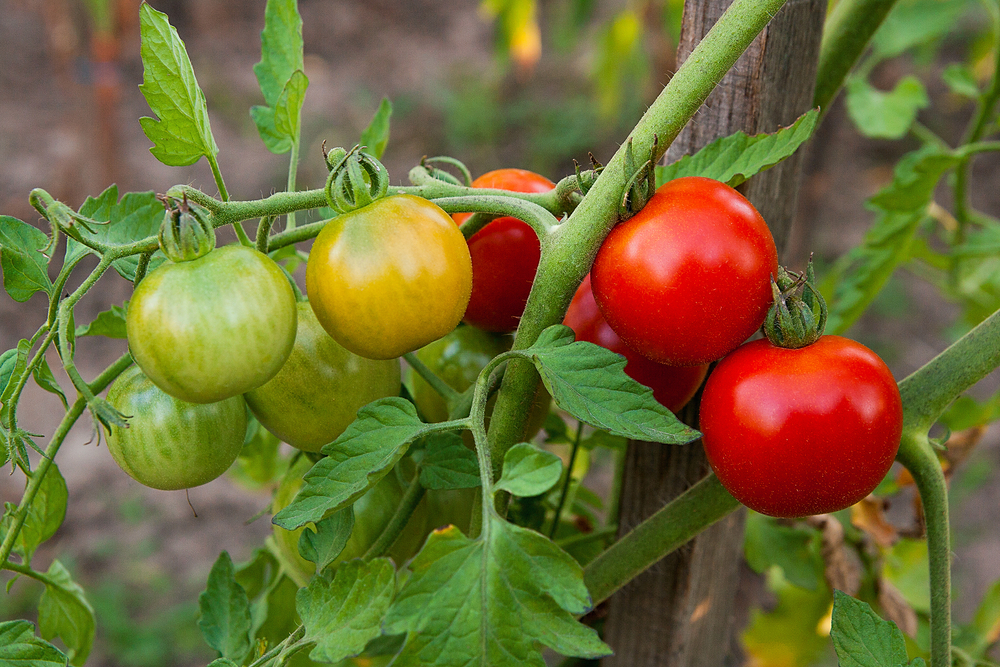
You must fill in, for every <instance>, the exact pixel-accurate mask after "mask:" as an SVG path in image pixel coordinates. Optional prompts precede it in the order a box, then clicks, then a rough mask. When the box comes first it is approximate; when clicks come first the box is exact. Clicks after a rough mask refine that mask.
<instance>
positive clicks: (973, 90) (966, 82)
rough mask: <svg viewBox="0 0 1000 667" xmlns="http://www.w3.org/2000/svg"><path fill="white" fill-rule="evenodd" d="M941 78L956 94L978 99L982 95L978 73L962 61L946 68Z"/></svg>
mask: <svg viewBox="0 0 1000 667" xmlns="http://www.w3.org/2000/svg"><path fill="white" fill-rule="evenodd" d="M941 79H942V80H943V81H944V83H945V85H946V86H948V89H949V90H950V91H951V92H953V93H955V94H956V95H962V96H963V97H968V98H969V99H971V100H977V99H979V96H980V94H981V93H980V90H979V84H978V83H976V75H975V74H973V72H972V70H971V69H969V68H968V67H967V66H966V65H964V64H962V63H952V64H950V65H948V66H947V67H945V68H944V71H943V72H942V73H941Z"/></svg>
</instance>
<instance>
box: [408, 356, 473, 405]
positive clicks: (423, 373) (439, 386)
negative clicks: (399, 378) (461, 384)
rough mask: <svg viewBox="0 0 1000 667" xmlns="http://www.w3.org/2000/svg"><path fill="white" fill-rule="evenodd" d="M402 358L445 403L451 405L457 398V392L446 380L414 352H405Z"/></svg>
mask: <svg viewBox="0 0 1000 667" xmlns="http://www.w3.org/2000/svg"><path fill="white" fill-rule="evenodd" d="M403 359H405V360H406V363H408V364H409V365H410V368H412V369H413V370H414V371H416V373H417V375H419V376H420V377H421V378H423V380H424V382H426V383H427V384H429V385H430V386H431V389H433V390H434V391H436V392H437V393H438V394H439V395H440V396H441V398H443V399H444V401H445V403H446V404H448V405H451V404H452V403H453V402H454V401H455V400H457V399H458V397H459V395H460V394H459V392H457V391H455V389H454V388H453V387H451V386H450V385H449V384H448V383H447V382H445V381H444V380H442V379H441V378H440V377H438V375H437V373H435V372H434V371H432V370H431V369H430V368H428V367H427V364H425V363H424V362H423V361H421V360H420V357H418V356H417V355H416V354H415V353H413V352H407V353H406V354H404V355H403Z"/></svg>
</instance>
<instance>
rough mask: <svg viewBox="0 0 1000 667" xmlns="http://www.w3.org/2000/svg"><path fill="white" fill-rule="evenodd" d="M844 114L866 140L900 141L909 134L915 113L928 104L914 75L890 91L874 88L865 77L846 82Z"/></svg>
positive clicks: (924, 93) (920, 84)
mask: <svg viewBox="0 0 1000 667" xmlns="http://www.w3.org/2000/svg"><path fill="white" fill-rule="evenodd" d="M846 90H847V112H848V113H849V114H850V116H851V120H853V121H854V126H855V127H856V128H858V131H859V132H861V133H862V134H864V135H865V136H867V137H874V138H878V139H900V138H902V137H903V136H905V135H906V133H907V132H909V131H910V126H911V125H913V121H915V120H916V119H917V112H918V111H919V110H920V109H924V108H926V107H927V106H928V105H929V104H930V100H929V99H928V97H927V91H926V90H924V85H923V84H922V83H920V80H919V79H917V78H916V77H914V76H906V77H903V78H902V79H900V81H899V83H897V84H896V87H895V88H893V89H892V90H891V91H889V92H883V91H881V90H878V89H876V88H874V87H873V86H872V85H871V84H869V83H868V81H866V80H865V79H864V78H862V77H860V76H853V77H851V78H850V79H848V81H847V86H846Z"/></svg>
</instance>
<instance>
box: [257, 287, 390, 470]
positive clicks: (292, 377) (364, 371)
mask: <svg viewBox="0 0 1000 667" xmlns="http://www.w3.org/2000/svg"><path fill="white" fill-rule="evenodd" d="M399 385H400V367H399V359H387V360H384V361H379V360H373V359H366V358H364V357H359V356H358V355H356V354H354V353H353V352H350V351H348V350H346V349H345V348H343V347H342V346H341V345H340V344H338V343H337V342H336V341H335V340H333V339H332V338H330V336H329V335H328V334H327V333H326V331H325V330H324V329H323V327H322V326H320V323H319V321H318V320H317V319H316V316H315V315H314V314H313V311H312V308H311V307H310V306H309V304H308V303H306V302H302V303H299V304H298V331H297V332H296V334H295V347H293V348H292V354H291V355H290V356H289V357H288V361H286V362H285V365H284V366H282V367H281V370H280V371H278V374H277V375H275V376H274V377H273V378H271V379H270V380H268V381H267V382H266V383H264V384H263V385H261V386H260V387H257V388H256V389H253V390H251V391H249V392H247V393H246V394H245V395H244V398H245V399H246V401H247V405H249V406H250V410H251V411H253V414H254V416H256V417H257V420H258V421H260V423H261V424H263V425H264V427H265V428H266V429H267V430H268V431H270V432H271V433H273V434H274V435H276V436H278V437H279V438H281V439H282V440H283V441H285V442H287V443H288V444H290V445H292V446H293V447H297V448H299V449H301V450H304V451H307V452H318V451H319V450H320V448H322V447H323V445H325V444H327V443H329V442H333V441H334V440H336V439H337V437H338V436H339V435H340V434H341V433H343V432H344V429H346V428H347V426H348V425H349V424H350V423H351V422H352V421H354V417H355V416H356V414H357V412H358V409H359V408H361V407H362V406H364V405H367V404H368V403H370V402H372V401H374V400H376V399H379V398H384V397H386V396H397V395H399Z"/></svg>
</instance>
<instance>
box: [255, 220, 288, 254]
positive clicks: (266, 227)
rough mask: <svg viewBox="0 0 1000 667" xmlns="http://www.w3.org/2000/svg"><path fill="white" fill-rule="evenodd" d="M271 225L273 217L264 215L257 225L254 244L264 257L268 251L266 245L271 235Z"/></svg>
mask: <svg viewBox="0 0 1000 667" xmlns="http://www.w3.org/2000/svg"><path fill="white" fill-rule="evenodd" d="M288 215H289V216H291V215H292V214H291V213H289V214H288ZM273 224H274V217H273V216H270V215H265V216H264V217H263V218H261V219H260V222H259V223H258V224H257V244H256V245H257V251H258V252H260V253H261V254H263V255H266V254H267V251H268V244H269V241H270V235H271V225H273ZM293 227H294V225H293Z"/></svg>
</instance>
